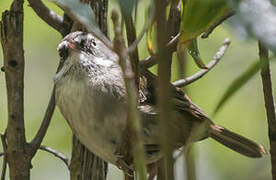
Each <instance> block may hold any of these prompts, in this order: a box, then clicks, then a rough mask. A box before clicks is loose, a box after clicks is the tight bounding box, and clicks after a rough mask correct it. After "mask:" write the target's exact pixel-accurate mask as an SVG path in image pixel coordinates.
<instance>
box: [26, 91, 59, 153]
mask: <svg viewBox="0 0 276 180" xmlns="http://www.w3.org/2000/svg"><path fill="white" fill-rule="evenodd" d="M54 110H55V88H53V90H52V94H51V98H50V101H49V103H48V107H47V109H46V112H45V115H44V117H43V120H42V123H41V125H40V128H39V130H38V132H37V133H36V135H35V137H34V138H33V140H32V141H31V143H30V145H31V147H32V154H33V155H34V154H35V152H36V151H37V149H38V148H39V147H40V144H41V142H42V140H43V138H44V136H45V134H46V132H47V129H48V127H49V124H50V121H51V118H52V116H53V113H54Z"/></svg>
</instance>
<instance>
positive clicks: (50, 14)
mask: <svg viewBox="0 0 276 180" xmlns="http://www.w3.org/2000/svg"><path fill="white" fill-rule="evenodd" d="M28 1H29V3H30V6H31V7H32V8H33V10H34V11H35V13H36V14H37V15H38V16H39V17H40V18H41V19H43V20H44V21H45V22H46V23H47V24H48V25H49V26H51V27H53V28H54V29H55V30H57V31H58V32H60V34H62V36H65V35H66V34H67V33H68V31H67V30H68V27H67V26H68V25H67V24H66V23H64V21H63V17H62V16H60V15H58V14H56V13H55V12H54V11H52V10H50V9H48V8H47V7H46V6H45V5H44V4H43V2H42V1H41V0H28Z"/></svg>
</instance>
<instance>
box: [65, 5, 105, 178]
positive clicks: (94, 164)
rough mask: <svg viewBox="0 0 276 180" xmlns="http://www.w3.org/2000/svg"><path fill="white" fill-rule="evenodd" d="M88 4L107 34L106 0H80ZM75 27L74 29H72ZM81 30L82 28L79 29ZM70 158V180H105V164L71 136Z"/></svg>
mask: <svg viewBox="0 0 276 180" xmlns="http://www.w3.org/2000/svg"><path fill="white" fill-rule="evenodd" d="M82 2H84V3H88V4H90V6H91V8H92V9H93V11H94V13H95V16H96V20H97V22H98V25H99V27H100V28H101V30H102V32H103V33H104V34H105V35H106V34H107V10H108V9H107V8H108V0H82ZM74 28H76V29H78V28H77V27H74V25H73V29H74ZM80 28H81V29H82V28H83V27H80ZM72 148H73V150H72V157H71V166H70V175H71V180H105V179H106V175H107V163H106V162H104V161H103V160H101V159H100V158H99V157H97V156H95V155H94V154H93V153H91V152H90V151H89V150H88V149H87V148H86V147H85V146H84V145H83V144H81V143H80V141H79V140H78V139H77V138H76V137H75V136H73V146H72Z"/></svg>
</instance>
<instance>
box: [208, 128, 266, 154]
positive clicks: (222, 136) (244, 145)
mask: <svg viewBox="0 0 276 180" xmlns="http://www.w3.org/2000/svg"><path fill="white" fill-rule="evenodd" d="M209 136H210V137H211V138H213V139H215V140H216V141H218V142H219V143H221V144H223V145H225V146H227V147H229V148H230V149H232V150H234V151H236V152H238V153H240V154H243V155H245V156H248V157H252V158H258V157H262V156H263V155H264V154H266V153H267V152H266V150H265V149H264V147H263V146H262V145H259V144H257V143H255V142H253V141H251V140H249V139H247V138H245V137H242V136H240V135H238V134H236V133H234V132H231V131H229V130H227V129H225V128H223V127H221V126H218V125H215V124H211V125H210V130H209Z"/></svg>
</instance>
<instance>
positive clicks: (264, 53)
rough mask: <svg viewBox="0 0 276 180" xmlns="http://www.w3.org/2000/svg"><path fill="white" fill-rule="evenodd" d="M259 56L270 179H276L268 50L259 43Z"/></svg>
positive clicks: (274, 118)
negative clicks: (269, 160) (269, 155)
mask: <svg viewBox="0 0 276 180" xmlns="http://www.w3.org/2000/svg"><path fill="white" fill-rule="evenodd" d="M259 56H260V60H261V63H263V64H265V66H263V67H262V69H261V77H262V83H263V92H264V101H265V108H266V116H267V121H268V136H269V143H270V154H271V166H272V170H271V171H272V177H273V179H276V139H275V135H276V114H275V106H274V98H273V88H272V81H271V75H270V67H269V58H268V50H267V49H266V48H265V47H264V46H263V45H262V43H261V42H260V41H259Z"/></svg>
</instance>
